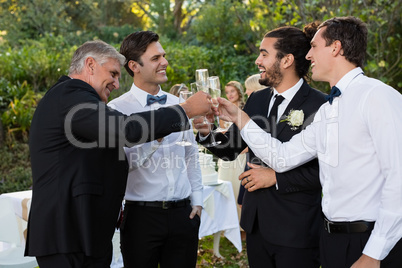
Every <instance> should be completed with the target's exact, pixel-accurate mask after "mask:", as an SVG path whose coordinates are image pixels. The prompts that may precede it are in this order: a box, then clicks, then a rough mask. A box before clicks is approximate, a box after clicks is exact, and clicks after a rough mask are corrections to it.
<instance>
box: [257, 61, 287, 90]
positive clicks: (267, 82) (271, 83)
mask: <svg viewBox="0 0 402 268" xmlns="http://www.w3.org/2000/svg"><path fill="white" fill-rule="evenodd" d="M282 79H283V75H282V73H281V69H280V68H279V60H277V61H276V62H275V63H274V65H272V67H271V68H269V69H268V70H267V69H266V70H265V77H264V78H261V79H260V80H259V81H258V82H259V83H260V84H261V85H264V86H267V87H277V86H278V85H279V84H280V83H281V82H282Z"/></svg>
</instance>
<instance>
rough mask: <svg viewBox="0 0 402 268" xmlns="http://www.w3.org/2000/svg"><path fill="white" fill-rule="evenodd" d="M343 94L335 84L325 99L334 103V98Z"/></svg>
mask: <svg viewBox="0 0 402 268" xmlns="http://www.w3.org/2000/svg"><path fill="white" fill-rule="evenodd" d="M340 95H341V91H340V90H339V88H337V87H336V86H333V87H332V88H331V93H329V95H328V96H326V97H325V99H326V100H327V101H329V104H331V105H332V101H333V100H334V98H336V97H338V96H340Z"/></svg>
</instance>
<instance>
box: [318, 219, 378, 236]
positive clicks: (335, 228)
mask: <svg viewBox="0 0 402 268" xmlns="http://www.w3.org/2000/svg"><path fill="white" fill-rule="evenodd" d="M374 223H375V222H374V221H371V222H370V221H346V222H333V221H330V220H328V219H327V218H325V217H324V228H325V230H326V231H327V232H328V233H330V234H332V233H338V234H339V233H343V234H350V233H365V232H370V231H371V230H373V228H374Z"/></svg>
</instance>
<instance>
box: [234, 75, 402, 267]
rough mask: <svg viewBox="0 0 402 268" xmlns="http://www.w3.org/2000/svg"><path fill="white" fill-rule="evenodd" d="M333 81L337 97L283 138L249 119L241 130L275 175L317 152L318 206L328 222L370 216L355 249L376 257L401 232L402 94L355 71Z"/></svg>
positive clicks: (381, 256)
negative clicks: (370, 224) (366, 234)
mask: <svg viewBox="0 0 402 268" xmlns="http://www.w3.org/2000/svg"><path fill="white" fill-rule="evenodd" d="M336 86H337V87H338V88H339V89H340V90H341V92H342V94H341V96H339V97H337V98H334V101H333V103H332V105H330V104H329V103H328V102H326V103H325V104H323V105H322V106H321V107H320V109H319V110H318V112H317V114H316V116H315V118H314V122H313V123H312V124H311V125H309V126H308V127H307V128H306V129H305V130H304V131H302V132H301V133H299V134H298V135H295V136H293V138H292V139H291V140H290V141H289V142H286V143H281V142H279V141H278V140H276V139H273V138H271V136H270V134H269V133H266V132H265V131H263V130H261V129H260V128H259V127H258V126H257V125H256V124H255V123H254V122H253V121H252V120H250V121H249V122H248V123H247V124H246V126H245V127H244V128H243V129H242V130H241V135H242V137H243V139H244V141H246V142H247V144H248V146H249V147H250V148H251V150H253V152H254V153H255V154H256V155H257V156H258V157H259V158H261V159H262V160H263V161H264V162H265V163H267V164H268V165H269V166H271V167H272V168H273V169H275V170H276V171H277V172H284V171H287V170H289V169H292V168H294V167H296V166H299V165H301V164H303V163H305V162H307V161H309V160H311V159H313V158H314V157H317V156H318V160H319V166H320V181H321V184H322V187H323V199H322V209H323V212H324V214H325V216H326V217H327V218H328V219H329V220H332V221H356V220H365V221H376V223H375V226H374V230H373V231H372V233H371V236H370V238H369V240H368V242H367V244H366V246H365V248H364V251H363V253H364V254H366V255H368V256H370V257H372V258H375V259H379V260H382V259H384V258H385V257H386V256H387V255H388V253H389V251H390V250H391V249H392V248H393V246H394V245H395V244H396V243H397V242H398V241H399V239H400V238H401V237H402V142H401V137H402V95H401V94H400V93H399V92H397V91H396V90H394V89H393V88H392V87H390V86H388V85H386V84H384V83H382V82H381V81H379V80H376V79H373V78H368V77H367V76H364V74H363V71H362V69H361V68H356V69H354V70H352V71H350V72H349V73H347V74H346V75H345V76H344V77H343V78H342V79H341V80H340V81H339V82H338V83H337V84H336Z"/></svg>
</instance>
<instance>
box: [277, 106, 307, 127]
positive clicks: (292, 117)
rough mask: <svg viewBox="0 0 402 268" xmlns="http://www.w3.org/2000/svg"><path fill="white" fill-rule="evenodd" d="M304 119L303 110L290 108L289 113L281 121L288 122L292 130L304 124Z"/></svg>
mask: <svg viewBox="0 0 402 268" xmlns="http://www.w3.org/2000/svg"><path fill="white" fill-rule="evenodd" d="M303 121H304V113H303V110H290V112H289V115H288V116H285V118H284V119H282V120H281V122H288V125H289V126H291V128H290V129H291V130H297V129H298V128H299V127H300V126H301V125H303Z"/></svg>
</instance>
